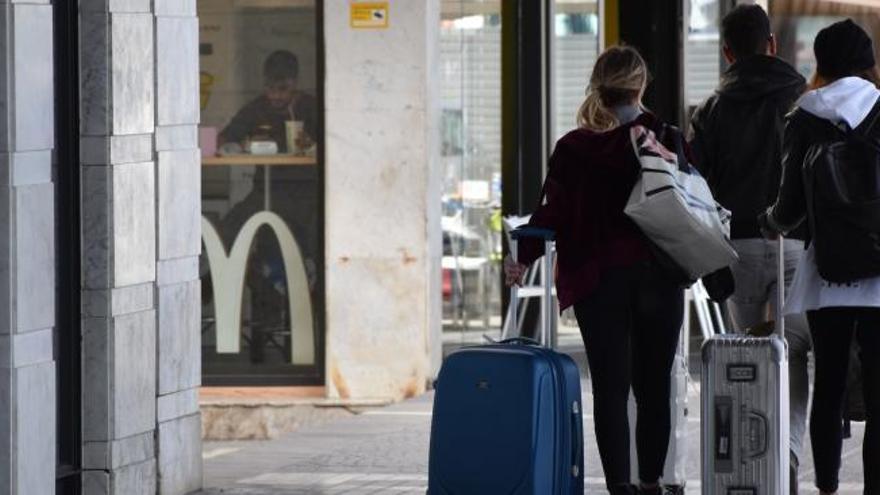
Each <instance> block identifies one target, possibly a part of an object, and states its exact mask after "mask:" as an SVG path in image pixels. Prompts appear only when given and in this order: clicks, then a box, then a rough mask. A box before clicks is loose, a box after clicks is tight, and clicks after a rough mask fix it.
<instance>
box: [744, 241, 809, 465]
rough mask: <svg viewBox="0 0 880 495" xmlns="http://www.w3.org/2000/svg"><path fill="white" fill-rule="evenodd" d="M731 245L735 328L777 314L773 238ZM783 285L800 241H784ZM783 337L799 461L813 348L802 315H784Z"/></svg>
mask: <svg viewBox="0 0 880 495" xmlns="http://www.w3.org/2000/svg"><path fill="white" fill-rule="evenodd" d="M733 245H734V247H735V248H736V251H737V253H738V254H739V261H738V262H737V263H736V264H735V265H734V266H733V267H732V268H733V278H734V281H735V282H736V290H735V292H734V294H733V296H732V297H731V298H730V299H729V300H728V308H729V309H730V313H731V316H732V318H733V323H734V325H735V328H736V330H737V331H738V332H742V331H744V330H745V329H746V328H749V327H751V326H754V325H756V324H758V323H761V322H763V321H767V320H771V319H774V318H775V315H776V266H777V265H776V263H777V261H776V256H777V252H778V246H777V244H776V241H770V240H766V239H735V240H734V241H733ZM784 251H785V288H786V289H788V288H789V287H790V286H791V282H792V279H793V278H794V273H795V269H796V268H797V265H798V262H799V261H800V258H801V256H803V254H804V243H803V241H797V240H786V241H785V247H784ZM785 338H786V340H787V341H788V373H789V387H790V391H791V397H790V402H791V414H790V417H789V420H790V428H791V451H792V452H793V453H794V455H795V456H796V458H797V460H798V462H800V459H801V452H802V451H803V444H804V434H805V432H806V429H807V404H808V402H809V397H810V378H809V376H808V374H807V362H808V357H807V355H808V353H809V352H810V349H812V340H811V339H810V330H809V327H808V325H807V319H806V316H805V315H797V316H787V317H785Z"/></svg>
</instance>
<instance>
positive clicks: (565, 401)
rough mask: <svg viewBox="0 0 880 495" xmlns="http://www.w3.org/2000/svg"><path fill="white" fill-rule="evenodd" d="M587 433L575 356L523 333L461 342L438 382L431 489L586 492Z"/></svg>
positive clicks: (443, 493)
mask: <svg viewBox="0 0 880 495" xmlns="http://www.w3.org/2000/svg"><path fill="white" fill-rule="evenodd" d="M526 234H527V235H528V234H529V232H526ZM538 234H541V233H540V232H539V233H538ZM522 235H523V233H522V232H520V233H519V234H518V236H522ZM541 235H543V234H541ZM515 238H517V237H516V236H515V237H514V239H515ZM512 251H513V252H516V246H515V244H512ZM543 304H545V305H550V304H552V300H550V299H544V301H543ZM544 309H545V310H547V309H548V308H544ZM510 314H514V315H515V314H516V311H513V312H511V313H510ZM583 438H584V435H583V419H582V415H581V384H580V372H579V370H578V367H577V365H576V364H575V362H574V361H573V360H572V359H571V358H570V357H569V356H567V355H564V354H560V353H557V352H555V351H553V350H552V349H548V348H546V347H543V346H541V345H539V344H538V343H537V342H534V341H531V340H528V339H523V338H514V339H509V340H506V341H502V342H500V343H497V344H491V345H483V346H475V347H468V348H464V349H461V350H459V351H456V352H454V353H453V354H451V355H450V356H449V357H448V358H447V359H446V362H445V363H444V364H443V368H442V369H441V370H440V376H439V378H438V381H437V386H436V392H435V396H434V414H433V421H432V424H431V451H430V461H429V474H428V478H429V479H428V494H429V495H470V494H479V495H484V494H492V495H495V494H499V495H500V494H505V495H525V494H530V495H569V494H578V495H582V494H583V493H584V465H583V464H584V455H583V443H584V441H583Z"/></svg>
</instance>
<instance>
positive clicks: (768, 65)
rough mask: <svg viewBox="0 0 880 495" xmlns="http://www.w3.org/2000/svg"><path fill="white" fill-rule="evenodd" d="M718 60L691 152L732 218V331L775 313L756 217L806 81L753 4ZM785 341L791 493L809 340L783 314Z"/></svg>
mask: <svg viewBox="0 0 880 495" xmlns="http://www.w3.org/2000/svg"><path fill="white" fill-rule="evenodd" d="M721 31H722V38H723V41H724V56H725V58H726V59H727V61H728V62H729V63H730V64H731V65H730V67H729V68H728V69H727V71H725V72H724V74H723V75H722V77H721V84H720V85H719V87H718V90H717V91H716V92H715V94H714V95H712V96H711V97H710V98H709V99H708V100H706V102H705V103H703V104H702V105H701V106H700V108H698V109H697V111H696V112H695V114H694V117H693V119H692V122H691V147H692V149H693V152H694V155H695V160H696V162H695V166H696V167H697V169H698V170H699V171H700V173H701V174H702V175H703V177H705V178H706V181H707V182H708V184H709V187H710V188H711V189H712V194H713V195H714V196H715V198H716V199H717V200H718V202H719V203H721V205H722V206H724V207H725V208H727V209H728V210H730V211H731V213H732V219H731V231H730V234H731V240H732V241H733V245H734V248H736V250H737V253H738V254H739V261H737V262H736V263H735V264H734V265H733V266H732V267H731V269H732V272H733V278H734V282H735V284H734V285H735V289H734V292H733V295H732V296H731V298H730V300H729V302H728V308H729V309H730V313H731V316H732V318H733V323H734V325H735V326H736V328H737V329H738V330H739V331H746V330H747V329H749V328H753V327H756V326H758V325H759V324H761V323H763V322H765V321H767V320H768V319H769V318H774V317H775V314H776V308H775V303H776V298H775V297H774V294H775V293H776V277H777V274H776V266H777V265H776V257H777V251H778V249H777V246H776V243H775V242H774V241H770V240H766V239H764V238H763V236H762V235H761V231H760V229H759V228H758V221H757V217H758V214H759V213H761V212H763V211H764V210H765V209H766V208H767V206H769V205H770V203H771V202H772V201H773V199H774V198H775V197H776V192H777V190H778V188H779V181H780V177H781V175H782V133H783V123H784V118H785V115H786V114H787V113H788V112H789V111H791V110H792V108H793V106H794V103H795V101H796V100H797V98H798V97H799V96H800V95H801V94H803V92H804V90H805V86H806V81H805V80H804V78H803V77H801V75H800V74H798V72H797V71H796V70H795V69H794V68H793V67H791V66H790V65H789V64H788V63H786V62H785V61H783V60H781V59H779V58H777V57H776V56H775V55H776V40H775V39H774V37H773V34H772V33H771V31H770V19H769V18H768V17H767V13H766V12H765V11H764V9H762V8H761V7H760V6H758V5H740V6H738V7H736V8H735V9H733V10H732V11H731V12H730V13H729V14H728V15H727V16H725V18H724V20H723V21H722V26H721ZM803 239H804V232H803V230H795V231H794V232H792V233H791V235H790V236H789V238H788V239H786V241H785V251H784V253H785V262H786V276H785V278H786V280H785V283H786V284H789V283H790V282H791V279H792V277H793V276H794V270H795V267H796V266H797V264H798V261H799V260H800V258H801V256H802V255H803V252H804V242H803ZM785 323H786V329H787V332H786V337H787V340H788V343H789V377H790V385H791V388H790V392H791V395H790V404H791V411H790V422H789V423H790V433H791V434H790V438H791V440H790V444H791V461H790V464H791V468H790V476H791V479H792V483H791V493H797V486H798V485H797V466H798V464H799V459H800V456H801V451H802V447H803V442H804V434H805V432H806V421H807V403H808V400H809V376H808V374H807V362H808V354H809V351H810V346H811V344H810V335H809V332H808V330H807V323H806V321H805V319H804V317H803V315H795V316H790V317H786V319H785Z"/></svg>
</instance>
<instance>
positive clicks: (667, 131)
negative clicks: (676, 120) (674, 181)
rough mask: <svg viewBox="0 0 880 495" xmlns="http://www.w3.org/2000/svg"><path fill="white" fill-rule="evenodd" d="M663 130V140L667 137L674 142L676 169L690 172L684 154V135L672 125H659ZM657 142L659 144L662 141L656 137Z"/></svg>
mask: <svg viewBox="0 0 880 495" xmlns="http://www.w3.org/2000/svg"><path fill="white" fill-rule="evenodd" d="M660 125H661V126H662V128H663V138H666V137H667V136H668V137H669V138H670V139H672V140H673V141H674V142H675V155H676V156H677V157H678V168H679V169H681V170H690V169H691V166H690V163H688V159H687V156H686V155H685V153H684V133H682V132H681V130H680V129H679V128H678V127H675V126H674V125H672V124H665V123H664V124H660ZM657 141H659V142H660V143H661V144H662V143H663V139H662V138H661V137H659V136H658V138H657Z"/></svg>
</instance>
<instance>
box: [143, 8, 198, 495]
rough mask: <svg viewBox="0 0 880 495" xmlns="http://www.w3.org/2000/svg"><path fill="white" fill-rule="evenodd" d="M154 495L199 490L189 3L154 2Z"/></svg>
mask: <svg viewBox="0 0 880 495" xmlns="http://www.w3.org/2000/svg"><path fill="white" fill-rule="evenodd" d="M154 6H155V40H156V44H155V46H156V51H155V60H156V116H155V119H156V134H155V145H156V157H157V165H158V167H157V173H156V204H157V208H158V209H157V212H158V213H157V217H156V218H157V227H158V237H157V246H158V249H157V252H156V259H157V266H156V268H157V281H156V294H157V298H156V302H157V309H158V321H157V324H158V331H159V333H158V338H159V340H158V348H157V350H158V361H157V365H158V375H157V376H158V389H157V394H158V409H157V411H158V417H157V420H158V427H157V429H158V435H157V437H156V438H157V446H156V447H157V453H158V454H157V455H158V466H159V494H160V495H181V494H185V493H190V492H192V491H194V490H198V489H199V488H201V486H202V448H201V447H202V441H201V431H202V429H201V416H200V414H199V403H198V387H199V385H200V384H201V372H202V369H201V334H200V328H201V325H200V320H201V301H202V299H201V291H200V285H199V254H200V253H201V248H202V244H201V168H200V167H201V157H200V154H199V150H198V137H197V136H198V127H197V126H198V122H199V111H200V109H199V86H198V77H199V58H198V57H199V52H198V50H199V42H198V40H199V26H198V20H197V19H196V1H195V0H155V2H154Z"/></svg>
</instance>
